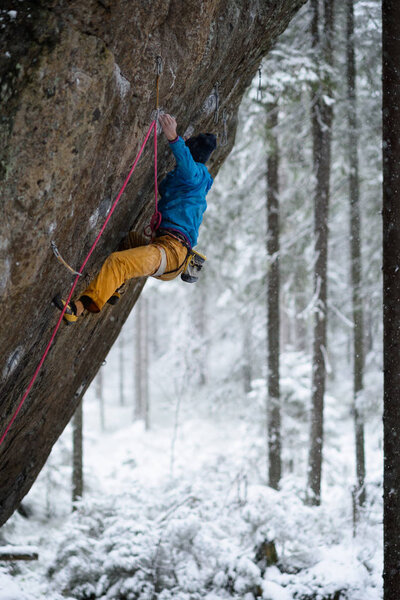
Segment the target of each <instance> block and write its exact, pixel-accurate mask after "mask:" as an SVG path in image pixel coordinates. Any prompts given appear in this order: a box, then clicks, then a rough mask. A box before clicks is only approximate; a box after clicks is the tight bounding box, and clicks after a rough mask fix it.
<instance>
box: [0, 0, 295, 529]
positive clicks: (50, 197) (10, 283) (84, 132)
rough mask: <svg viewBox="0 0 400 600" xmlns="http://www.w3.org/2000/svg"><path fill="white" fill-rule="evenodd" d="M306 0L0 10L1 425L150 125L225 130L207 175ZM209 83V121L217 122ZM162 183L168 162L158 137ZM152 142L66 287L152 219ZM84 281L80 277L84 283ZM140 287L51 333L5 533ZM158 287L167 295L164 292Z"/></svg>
mask: <svg viewBox="0 0 400 600" xmlns="http://www.w3.org/2000/svg"><path fill="white" fill-rule="evenodd" d="M303 3H304V0H279V1H278V0H232V1H228V2H227V1H226V0H204V1H201V0H151V1H150V0H141V1H139V0H68V1H66V0H48V1H46V0H24V2H20V1H18V0H3V2H2V3H1V8H0V76H1V82H0V83H1V85H0V94H1V96H0V99H1V114H0V190H1V194H0V198H1V200H0V201H1V222H0V299H1V307H2V321H1V331H0V348H1V355H0V399H1V400H0V402H1V414H0V418H1V431H0V435H1V434H2V433H3V431H4V430H5V427H6V426H7V423H8V422H9V420H10V418H11V416H12V414H13V413H14V411H15V409H16V407H17V406H18V403H19V402H20V400H21V398H22V396H23V393H24V391H25V389H26V387H27V385H28V383H29V381H30V379H31V377H32V374H33V372H34V371H35V369H36V367H37V364H38V362H39V359H40V357H41V355H42V353H43V351H44V349H45V347H46V345H47V343H48V341H49V339H50V336H51V332H52V330H53V328H54V326H55V324H56V321H57V318H58V314H57V311H56V310H55V309H54V308H53V307H52V305H51V299H52V298H53V296H54V295H55V293H56V292H61V293H64V294H66V293H68V291H69V289H70V287H71V284H72V278H71V275H70V274H69V273H68V271H67V270H66V269H64V267H62V266H61V265H60V264H59V263H58V262H57V261H56V259H55V258H54V256H53V253H52V250H51V245H50V244H51V241H52V240H55V241H56V243H57V245H58V247H59V249H60V251H61V253H62V254H63V255H64V256H65V258H66V259H67V260H68V262H69V263H70V264H72V265H74V266H75V268H78V267H79V266H80V265H81V263H82V260H83V258H84V257H85V256H86V254H87V252H88V250H89V248H90V247H91V245H92V243H93V241H94V239H95V237H96V235H97V234H98V232H99V229H100V227H101V225H102V224H103V222H104V218H105V216H106V215H107V212H108V210H109V208H110V206H111V204H112V201H113V200H114V199H115V196H116V194H117V192H118V190H119V188H120V187H121V185H122V182H123V181H124V178H125V176H126V174H127V172H128V171H129V168H130V166H131V164H132V162H133V159H134V157H135V155H136V153H137V151H138V148H139V146H140V144H141V142H142V140H143V137H144V134H145V132H146V131H147V128H148V126H149V124H150V122H151V119H152V109H153V108H154V105H155V64H156V57H157V56H161V57H162V58H163V66H164V70H163V74H162V78H161V82H160V104H161V108H164V109H165V110H166V111H168V112H170V113H172V114H174V115H175V116H176V118H177V120H178V126H179V132H180V133H181V134H183V133H184V132H185V130H187V129H188V128H190V130H193V131H194V132H195V133H197V132H200V131H204V130H207V131H216V132H217V133H218V134H219V136H221V134H222V119H221V114H222V111H223V109H226V111H227V115H228V144H227V145H226V146H222V147H220V148H219V149H218V151H217V152H216V153H215V157H214V161H213V163H212V164H211V165H210V169H211V172H212V174H213V175H215V174H216V172H217V171H218V168H219V166H220V165H221V163H222V162H223V160H224V159H225V157H226V156H227V154H228V152H229V150H230V149H231V146H232V144H233V138H234V133H235V126H236V115H237V110H238V106H239V104H240V100H241V98H242V95H243V93H244V91H245V89H246V87H247V86H248V85H249V83H250V82H251V79H252V77H253V76H254V74H255V72H256V70H257V67H258V65H259V63H260V61H261V59H262V57H263V56H264V55H265V54H266V52H267V51H268V49H269V48H270V46H271V44H272V43H273V41H274V40H275V38H276V37H277V35H278V34H279V33H281V32H282V31H283V30H284V28H285V27H286V26H287V24H288V23H289V20H290V19H291V17H292V16H293V14H294V13H295V12H296V10H297V9H298V8H299V7H300V6H301V5H302V4H303ZM216 84H218V91H219V96H220V118H219V122H218V124H215V123H214V116H215V97H216V93H215V92H216ZM159 140H160V149H159V163H160V165H159V171H160V172H159V175H160V177H162V176H163V175H164V174H165V172H166V171H167V170H168V169H169V168H171V166H172V162H171V157H170V154H169V152H168V149H167V146H166V143H165V141H164V140H163V138H162V136H160V138H159ZM153 193H154V185H153V172H152V149H151V144H149V147H148V148H147V149H146V151H145V153H144V155H143V157H142V159H141V160H140V162H139V165H138V167H137V170H136V171H135V174H134V178H133V180H132V181H131V182H130V183H129V185H128V187H127V189H126V191H125V193H124V196H123V197H122V199H121V201H120V203H119V204H118V207H117V209H116V211H115V213H114V214H113V216H112V220H111V222H110V223H109V225H108V227H107V229H106V230H105V232H104V235H103V237H102V238H101V241H100V243H99V245H98V246H97V248H96V250H95V252H94V253H93V255H92V257H91V259H90V262H89V264H88V268H87V270H86V277H85V280H84V281H81V282H80V285H79V286H78V288H77V292H79V291H81V290H82V289H83V288H84V287H85V284H86V282H87V280H88V278H90V277H91V276H92V275H93V274H94V273H95V272H96V270H97V269H98V268H99V267H100V265H101V263H102V261H103V260H104V259H105V258H106V256H107V255H108V254H109V253H110V252H112V251H114V250H115V249H116V248H117V246H118V244H119V242H120V240H121V239H122V238H123V237H124V235H125V234H126V232H127V231H128V230H129V229H131V228H133V227H135V228H141V227H143V225H144V224H145V223H146V222H147V221H148V219H149V217H150V215H151V213H152V203H153ZM82 279H84V278H82ZM142 285H143V281H138V280H135V281H132V282H131V283H130V284H129V289H128V293H127V294H125V295H124V296H123V299H122V300H121V301H120V303H119V304H118V305H117V306H115V307H111V306H110V307H108V308H105V310H104V311H103V312H102V313H101V314H100V315H95V316H90V317H87V318H86V317H85V318H83V319H82V321H81V323H80V324H79V326H77V327H75V328H74V327H69V328H68V327H64V326H62V327H61V329H60V331H59V333H58V335H57V338H56V340H55V343H54V344H53V346H52V348H51V350H50V353H49V355H48V357H47V360H46V362H45V363H44V366H43V368H42V370H41V372H40V375H39V377H38V379H37V381H36V383H35V385H34V387H33V389H32V391H31V393H30V395H29V396H28V398H27V400H26V402H25V404H24V405H23V408H22V410H21V412H20V413H19V415H18V417H17V419H16V420H15V422H14V424H13V425H12V427H11V429H10V431H9V433H8V435H7V437H6V438H5V441H4V443H3V444H2V446H1V447H0V524H2V523H4V522H5V521H6V520H7V518H8V517H9V516H10V515H11V514H12V512H13V511H14V510H15V508H16V507H17V506H18V504H19V502H20V501H21V499H22V498H23V496H24V495H25V494H26V493H27V492H28V491H29V489H30V487H31V485H32V483H33V482H34V480H35V478H36V477H37V475H38V473H39V471H40V469H41V468H42V466H43V464H44V462H45V461H46V458H47V456H48V454H49V452H50V450H51V448H52V446H53V444H54V442H55V441H56V440H57V438H58V437H59V435H60V434H61V432H62V431H63V429H64V427H65V426H66V424H67V423H68V421H69V420H70V418H71V416H72V415H73V413H74V411H75V409H76V406H77V404H78V403H79V401H80V399H81V398H82V395H83V394H84V392H85V390H86V388H87V387H88V385H89V383H90V382H91V380H92V379H93V377H94V375H95V374H96V372H97V370H98V368H99V366H100V365H101V363H102V361H103V360H104V357H105V356H106V354H107V352H108V350H109V349H110V347H111V345H112V344H113V342H114V340H115V339H116V337H117V335H118V333H119V331H120V329H121V326H122V325H123V323H124V321H125V319H126V318H127V316H128V314H129V312H130V311H131V309H132V307H133V305H134V303H135V301H136V299H137V297H138V295H139V293H140V290H141V288H142ZM160 285H168V284H165V283H160Z"/></svg>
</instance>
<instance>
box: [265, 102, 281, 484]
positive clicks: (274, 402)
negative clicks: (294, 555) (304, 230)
mask: <svg viewBox="0 0 400 600" xmlns="http://www.w3.org/2000/svg"><path fill="white" fill-rule="evenodd" d="M266 111H267V137H268V141H269V150H268V158H267V223H268V230H267V251H268V258H269V270H268V296H267V329H268V450H269V453H268V454H269V485H270V486H271V487H273V488H275V489H278V486H279V481H280V478H281V407H280V392H279V354H280V344H279V334H280V327H279V323H280V320H279V174H278V169H279V148H278V138H277V134H276V127H277V125H278V105H277V104H276V103H268V104H267V105H266Z"/></svg>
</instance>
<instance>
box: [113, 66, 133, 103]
mask: <svg viewBox="0 0 400 600" xmlns="http://www.w3.org/2000/svg"><path fill="white" fill-rule="evenodd" d="M114 76H115V81H116V83H117V87H118V91H119V95H120V96H121V98H125V96H126V95H127V93H128V92H129V90H130V88H131V84H130V82H129V81H128V80H127V79H126V78H125V77H124V76H123V75H122V73H121V69H120V68H119V66H118V65H117V63H114Z"/></svg>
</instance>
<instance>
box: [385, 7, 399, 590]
mask: <svg viewBox="0 0 400 600" xmlns="http://www.w3.org/2000/svg"><path fill="white" fill-rule="evenodd" d="M399 23H400V3H399V2H398V0H383V2H382V27H383V60H382V84H383V325H384V333H383V352H384V357H383V368H384V410H383V423H384V492H383V498H384V571H383V578H384V599H385V600H397V598H398V596H399V589H400V445H399V439H400V400H399V399H400V369H399V364H400V285H399V274H400V271H399V264H400V263H399V257H400V119H399V106H400V72H399V64H400V36H399Z"/></svg>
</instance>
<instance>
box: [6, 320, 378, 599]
mask: <svg viewBox="0 0 400 600" xmlns="http://www.w3.org/2000/svg"><path fill="white" fill-rule="evenodd" d="M128 329H129V326H128ZM126 331H127V329H126ZM126 339H127V338H126ZM125 351H126V350H125ZM298 358H299V357H298V356H296V355H290V354H288V355H287V356H286V357H285V360H286V363H285V364H286V366H285V367H284V368H283V375H282V388H283V392H284V394H285V395H286V397H287V398H289V400H288V402H287V414H286V416H285V417H284V427H285V437H284V464H285V477H284V479H283V481H282V489H281V491H279V492H276V491H274V490H272V489H270V488H268V487H267V486H266V485H265V478H266V469H267V466H266V460H265V450H266V444H265V439H264V408H263V400H262V398H263V394H264V386H263V382H262V381H255V382H254V386H253V387H254V391H253V392H251V393H250V394H249V395H247V396H245V395H244V394H243V392H242V390H241V389H238V388H237V386H236V387H235V386H233V385H230V384H229V382H225V384H221V385H220V386H219V389H218V399H217V400H215V398H214V397H213V393H214V392H213V387H212V386H211V385H210V386H209V387H207V386H206V387H205V388H204V389H203V390H199V391H198V392H196V393H193V390H190V394H189V390H186V391H185V393H183V394H182V395H181V397H180V406H179V413H178V421H177V422H176V408H177V404H176V403H177V398H178V396H177V394H176V389H178V388H179V386H178V387H176V386H175V388H174V385H173V383H172V382H170V384H168V380H167V379H164V386H163V387H162V386H160V385H157V383H155V382H156V381H157V379H156V377H155V375H154V374H153V377H152V382H153V384H152V388H151V399H152V413H151V417H152V418H151V420H152V427H151V430H150V431H147V432H146V431H145V430H144V426H143V424H142V423H141V422H136V423H132V413H133V408H132V400H133V391H132V385H131V379H130V377H131V374H130V373H128V365H129V364H130V361H131V358H130V356H129V355H127V358H126V370H127V374H126V375H125V377H126V381H125V389H124V391H125V402H126V403H127V405H125V406H120V404H119V397H118V393H119V392H118V389H119V383H118V380H117V373H118V368H117V365H118V346H117V347H116V348H114V349H113V350H112V352H111V353H110V356H109V358H108V360H107V365H106V366H105V367H103V369H104V373H103V378H104V381H105V382H106V390H105V396H106V425H107V429H106V431H105V432H101V431H100V422H99V408H98V401H97V398H96V394H95V388H94V386H92V388H91V389H90V390H89V391H88V393H87V395H86V398H85V402H84V422H85V459H84V463H85V485H86V488H85V496H84V500H83V501H82V503H81V504H80V506H79V507H78V510H77V511H76V512H75V513H74V514H71V501H70V477H71V468H70V463H71V458H70V453H71V431H70V429H69V428H68V429H67V430H66V432H65V433H64V434H63V436H62V438H61V439H60V441H59V442H58V444H57V445H56V447H55V448H54V451H53V453H52V455H51V457H50V459H49V461H48V464H47V465H46V467H45V469H44V470H43V472H42V473H41V475H40V477H39V479H38V481H37V483H36V484H35V486H34V487H33V489H32V490H31V492H30V494H29V495H28V497H27V498H26V500H25V503H24V504H25V507H26V508H28V509H29V510H30V511H31V513H32V514H31V517H30V518H29V519H26V518H24V517H22V516H21V515H18V514H16V515H14V516H13V518H12V519H11V520H10V521H9V522H8V523H7V524H6V526H5V527H4V528H3V530H2V534H3V536H4V538H5V540H6V541H7V542H8V543H12V544H18V545H34V546H37V547H38V550H39V554H40V559H39V561H38V562H31V563H14V564H11V565H6V566H4V567H2V568H1V570H0V600H33V599H35V600H37V599H46V600H61V598H68V599H70V600H72V599H75V600H88V599H97V598H101V599H103V600H106V599H110V600H111V599H136V598H137V599H138V600H139V599H140V600H150V599H152V598H159V599H160V600H172V599H174V600H200V599H203V598H204V599H206V600H220V599H221V600H222V599H224V598H241V599H243V600H254V599H255V598H263V599H264V600H295V599H297V598H299V599H300V598H304V599H306V600H333V599H335V600H339V599H347V600H378V599H380V598H381V597H382V594H381V587H382V585H381V564H382V541H381V487H380V480H381V436H380V422H379V418H378V417H372V416H371V417H370V418H369V424H368V428H367V432H366V439H367V461H368V463H367V464H368V497H369V502H368V505H367V508H366V510H365V514H364V517H363V521H362V523H360V524H359V526H358V530H357V535H356V536H355V537H353V519H352V501H351V487H352V485H353V458H352V457H353V454H354V452H353V431H352V424H351V419H350V418H349V415H348V406H347V405H346V404H343V403H340V402H338V400H337V399H335V398H334V397H333V396H328V398H327V408H326V421H327V427H326V438H327V441H326V449H325V457H324V458H325V462H324V489H323V503H322V506H321V507H318V508H315V507H314V508H311V507H308V506H306V505H305V504H304V503H303V501H302V499H303V497H304V485H305V464H306V452H307V449H306V448H307V433H308V432H307V427H306V426H304V424H301V423H300V424H299V423H298V422H297V421H296V419H294V417H293V415H295V414H296V412H295V408H293V406H295V405H296V402H298V403H300V404H301V402H303V401H305V397H306V396H308V395H309V392H308V389H309V388H308V385H309V381H308V373H309V369H308V367H307V365H304V364H299V360H298ZM155 367H156V368H157V373H159V372H162V370H163V368H165V369H166V365H165V364H164V366H163V364H161V363H160V364H158V365H156V366H155ZM155 367H154V368H155ZM343 385H345V384H343ZM374 385H376V384H374ZM224 386H225V387H224ZM336 387H337V392H338V394H341V393H342V391H343V390H341V389H340V387H339V386H338V385H337V386H336ZM372 387H373V385H372ZM174 389H175V392H174V391H173V390H174ZM373 395H374V394H373V393H371V396H373ZM303 396H304V397H303ZM224 397H225V401H224V400H221V398H224ZM338 397H341V396H340V395H339V396H338ZM371 402H373V400H372V399H371ZM176 423H177V427H176ZM175 434H176V435H175ZM175 438H176V439H175ZM270 541H274V543H275V546H276V550H277V554H278V559H279V562H278V564H277V566H268V565H267V564H266V560H265V552H266V547H267V546H266V544H267V542H270ZM338 593H339V595H337V594H338ZM335 594H336V595H335Z"/></svg>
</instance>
